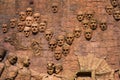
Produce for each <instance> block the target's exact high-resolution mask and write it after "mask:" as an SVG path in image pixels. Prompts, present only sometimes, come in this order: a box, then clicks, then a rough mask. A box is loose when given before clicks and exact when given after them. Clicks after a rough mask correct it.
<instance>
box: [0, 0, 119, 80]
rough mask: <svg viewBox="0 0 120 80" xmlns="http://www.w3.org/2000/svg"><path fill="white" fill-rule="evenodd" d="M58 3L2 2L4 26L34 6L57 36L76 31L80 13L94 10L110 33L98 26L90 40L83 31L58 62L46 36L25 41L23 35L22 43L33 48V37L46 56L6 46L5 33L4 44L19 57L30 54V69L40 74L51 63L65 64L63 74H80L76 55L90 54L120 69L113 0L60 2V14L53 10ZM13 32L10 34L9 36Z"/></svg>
mask: <svg viewBox="0 0 120 80" xmlns="http://www.w3.org/2000/svg"><path fill="white" fill-rule="evenodd" d="M54 1H55V0H0V24H2V23H9V19H11V18H13V17H18V15H17V14H18V12H19V11H25V10H26V8H27V7H32V8H33V9H34V12H40V13H41V15H42V16H41V18H47V23H48V25H47V28H52V30H53V31H54V37H57V36H58V35H59V34H65V32H69V31H72V30H73V28H74V26H77V25H79V26H82V24H81V23H80V22H79V21H78V20H77V19H76V15H77V12H78V11H79V10H83V11H88V10H94V11H95V18H96V19H97V20H100V19H101V18H104V19H106V20H107V25H108V29H107V30H106V31H101V30H100V28H99V27H98V28H97V30H95V31H94V33H93V36H92V39H91V40H90V41H87V40H86V39H85V38H84V33H83V32H82V34H81V37H80V38H76V39H75V40H74V42H73V44H72V46H71V51H70V54H69V55H68V56H67V57H63V58H62V59H61V60H59V61H56V60H55V59H54V56H53V52H52V51H50V50H49V48H48V44H47V41H46V40H45V37H44V34H43V33H39V34H38V35H36V36H33V35H31V36H30V37H29V38H24V37H23V36H22V44H23V45H25V44H26V46H29V44H30V42H31V40H32V39H33V38H34V39H36V40H38V41H41V43H42V44H41V46H42V48H43V50H42V56H33V55H32V52H31V50H24V51H23V50H15V49H14V47H13V46H12V45H10V44H9V43H3V39H4V37H5V36H9V35H7V34H3V33H2V32H1V31H0V41H1V44H2V45H4V46H5V48H7V49H8V50H9V52H12V53H17V55H29V56H30V58H31V66H30V68H32V69H33V70H35V71H38V72H39V73H46V63H47V62H49V61H53V62H54V63H62V65H63V69H64V71H63V74H67V75H69V73H67V72H65V71H67V70H70V71H72V72H76V71H78V70H79V67H78V62H77V58H76V56H75V54H78V55H84V56H85V55H87V54H95V55H96V56H97V57H98V58H105V59H106V61H107V63H108V64H109V65H110V66H111V67H112V68H113V69H115V70H116V69H119V68H120V21H118V22H117V21H115V20H114V19H113V17H112V16H111V15H108V14H107V13H106V11H105V6H106V5H108V4H110V1H109V0H56V1H57V2H58V13H55V14H54V13H52V11H51V4H52V2H54ZM0 28H1V27H0ZM11 32H12V30H11ZM11 32H9V34H10V33H11ZM26 42H27V43H26ZM69 76H70V75H69ZM115 76H116V80H118V75H117V73H115Z"/></svg>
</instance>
